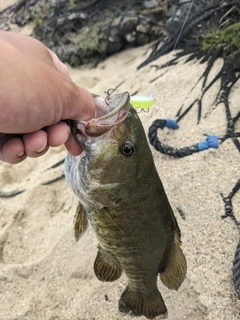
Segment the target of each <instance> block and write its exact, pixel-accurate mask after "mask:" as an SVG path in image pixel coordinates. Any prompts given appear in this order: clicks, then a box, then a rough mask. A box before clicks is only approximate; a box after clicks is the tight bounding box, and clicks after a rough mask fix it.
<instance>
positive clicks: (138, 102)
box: [130, 93, 156, 109]
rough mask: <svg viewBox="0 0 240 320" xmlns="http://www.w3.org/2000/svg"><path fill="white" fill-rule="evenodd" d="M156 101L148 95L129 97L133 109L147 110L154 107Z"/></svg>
mask: <svg viewBox="0 0 240 320" xmlns="http://www.w3.org/2000/svg"><path fill="white" fill-rule="evenodd" d="M155 101H156V99H155V98H154V96H153V95H152V94H151V93H150V94H149V95H148V96H131V97H130V103H131V105H132V106H133V107H134V108H141V109H148V108H150V107H151V106H152V105H154V103H155Z"/></svg>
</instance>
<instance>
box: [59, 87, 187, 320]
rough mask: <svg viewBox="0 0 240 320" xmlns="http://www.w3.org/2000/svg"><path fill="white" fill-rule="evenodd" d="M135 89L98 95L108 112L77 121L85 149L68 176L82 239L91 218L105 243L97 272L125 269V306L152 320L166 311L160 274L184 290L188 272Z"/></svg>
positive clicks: (108, 277) (70, 161)
mask: <svg viewBox="0 0 240 320" xmlns="http://www.w3.org/2000/svg"><path fill="white" fill-rule="evenodd" d="M129 99H130V96H129V93H128V92H125V93H120V94H109V93H108V95H107V97H106V98H105V99H104V98H99V99H98V98H96V101H97V105H98V107H99V115H100V117H98V118H94V119H91V120H89V121H74V122H72V125H71V127H72V132H73V134H74V135H75V137H76V139H77V140H78V141H79V143H80V144H81V146H82V148H83V150H84V151H83V153H82V154H81V155H80V156H77V157H74V156H72V155H70V154H68V155H67V157H66V160H65V176H66V179H67V182H68V184H69V186H70V188H71V189H72V190H73V191H74V192H75V194H76V195H77V196H78V197H79V204H78V206H77V210H76V214H75V225H74V231H75V238H76V240H79V238H80V237H81V235H82V234H83V233H84V231H85V230H86V228H87V225H88V221H90V223H91V225H92V227H93V229H94V231H95V233H96V236H97V239H98V242H99V245H98V249H99V250H98V254H97V257H96V260H95V263H94V271H95V274H96V276H97V278H98V279H99V280H101V281H115V280H117V279H118V278H120V276H121V273H122V271H123V272H124V273H125V274H126V275H127V278H128V285H127V287H126V289H125V291H124V292H123V293H122V296H121V298H120V300H119V310H120V311H121V312H123V313H128V314H130V315H133V316H141V315H144V316H145V317H146V318H148V319H154V318H156V317H157V316H160V315H161V316H162V317H166V316H167V308H166V306H165V303H164V301H163V298H162V296H161V293H160V292H159V290H158V287H157V277H158V274H160V278H161V280H162V282H163V284H164V285H165V286H167V287H168V288H169V289H175V290H178V288H179V287H180V286H181V284H182V282H183V280H184V278H185V276H186V271H187V263H186V259H185V256H184V254H183V252H182V249H181V232H180V229H179V227H178V224H177V221H176V218H175V216H174V213H173V211H172V208H171V206H170V204H169V201H168V198H167V196H166V194H165V191H164V188H163V185H162V183H161V180H160V178H159V175H158V173H157V170H156V168H155V164H154V161H153V156H152V153H151V150H150V147H149V144H148V141H147V138H146V135H145V132H144V129H143V126H142V123H141V121H140V119H139V117H138V114H137V112H136V111H135V109H134V108H133V107H132V106H131V104H130V103H129Z"/></svg>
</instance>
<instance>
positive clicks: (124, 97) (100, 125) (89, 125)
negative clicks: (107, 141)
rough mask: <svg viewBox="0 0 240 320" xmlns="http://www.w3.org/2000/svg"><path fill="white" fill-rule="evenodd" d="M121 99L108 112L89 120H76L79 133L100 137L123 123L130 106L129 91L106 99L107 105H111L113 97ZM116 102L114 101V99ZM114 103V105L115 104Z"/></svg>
mask: <svg viewBox="0 0 240 320" xmlns="http://www.w3.org/2000/svg"><path fill="white" fill-rule="evenodd" d="M118 97H119V101H117V102H116V101H115V103H114V104H116V107H115V108H114V109H113V110H112V111H110V112H108V113H107V114H105V115H103V116H101V117H99V118H93V119H90V120H88V121H84V120H79V121H75V123H76V128H77V131H78V133H80V134H83V135H85V136H88V137H98V136H101V135H102V134H104V133H105V132H106V131H108V130H109V129H110V128H112V127H113V126H116V125H117V124H119V123H121V122H122V121H123V120H124V119H125V118H126V116H127V113H128V111H129V108H130V104H129V102H130V95H129V93H128V92H124V93H120V94H115V95H109V96H107V97H106V99H105V103H106V104H107V105H111V98H113V99H114V98H115V99H117V100H118ZM113 102H114V101H113ZM114 104H113V105H114Z"/></svg>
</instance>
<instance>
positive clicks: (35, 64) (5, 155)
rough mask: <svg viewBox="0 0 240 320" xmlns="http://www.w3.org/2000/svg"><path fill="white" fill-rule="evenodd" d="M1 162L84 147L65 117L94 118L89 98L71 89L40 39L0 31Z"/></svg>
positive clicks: (65, 74)
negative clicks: (59, 149) (75, 136)
mask: <svg viewBox="0 0 240 320" xmlns="http://www.w3.org/2000/svg"><path fill="white" fill-rule="evenodd" d="M0 48H1V50H0V70H1V77H0V160H2V161H6V162H8V163H12V164H14V163H19V162H21V161H23V160H24V159H25V158H26V157H27V156H29V157H38V156H41V155H43V154H44V153H46V152H47V150H48V148H49V146H51V147H56V146H60V145H62V144H65V146H66V148H67V150H68V151H69V152H70V153H71V154H73V155H78V154H80V153H81V151H82V149H81V146H80V145H79V143H78V142H77V141H76V140H75V138H74V137H73V135H72V134H71V131H70V128H69V126H68V125H67V124H66V123H65V122H63V120H66V119H72V120H88V119H91V118H93V117H94V115H95V103H94V100H93V98H92V96H91V94H90V93H89V92H88V91H87V90H85V89H84V88H81V87H78V86H77V85H75V84H74V83H73V82H72V80H71V78H70V75H69V73H68V70H67V67H66V66H65V65H64V64H63V63H62V62H60V60H59V59H58V58H57V56H56V55H55V54H54V53H53V52H52V51H50V50H49V49H47V47H45V46H44V45H43V44H42V43H41V42H39V41H38V40H36V39H34V38H31V37H28V36H24V35H21V34H17V33H12V32H6V31H0Z"/></svg>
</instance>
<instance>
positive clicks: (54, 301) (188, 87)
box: [0, 0, 240, 320]
mask: <svg viewBox="0 0 240 320" xmlns="http://www.w3.org/2000/svg"><path fill="white" fill-rule="evenodd" d="M5 3H7V4H8V1H6V0H5ZM0 9H1V7H0ZM150 50H151V45H147V46H144V47H140V48H133V49H127V50H125V51H123V52H120V53H117V54H114V55H113V56H111V57H109V58H108V59H106V60H105V61H103V62H101V63H99V64H98V66H97V67H96V68H91V67H89V66H82V67H79V68H76V69H73V68H70V67H69V70H70V73H71V76H72V79H73V81H74V82H75V83H77V84H78V85H81V86H84V87H86V88H87V89H89V90H90V91H91V92H93V93H96V94H100V95H104V91H106V90H108V89H109V88H114V87H117V86H119V84H121V85H120V86H119V87H118V92H123V91H128V92H129V93H130V94H133V93H135V92H138V94H141V95H148V94H149V93H150V92H152V93H154V94H155V97H156V103H155V105H154V106H153V107H152V108H151V109H150V110H149V112H148V113H144V112H141V113H140V118H141V120H142V122H143V125H144V128H145V130H146V133H147V132H148V128H149V126H150V125H151V124H152V122H153V121H154V120H155V119H166V118H170V119H176V115H177V112H178V111H179V109H180V108H181V107H182V108H183V109H186V108H187V107H188V106H189V105H190V103H191V102H192V101H194V99H196V98H198V97H200V95H201V84H202V82H201V81H200V82H198V79H199V78H200V77H201V75H202V73H203V72H204V70H205V67H206V65H205V64H199V62H198V61H192V62H188V63H184V59H183V60H182V61H180V62H179V63H178V64H177V65H175V66H171V67H170V66H169V67H167V68H165V69H159V70H156V68H155V67H153V66H154V65H159V66H160V65H162V64H164V63H166V62H167V61H168V60H169V59H170V57H171V56H173V54H174V53H170V54H168V55H166V56H164V57H161V58H159V59H158V60H156V61H154V62H153V63H151V64H149V65H148V66H146V67H144V68H142V69H140V70H137V66H138V65H139V64H140V63H141V62H142V61H143V60H144V59H146V58H147V57H148V55H149V53H150ZM221 65H222V61H221V60H220V59H219V60H217V61H216V63H215V65H214V68H213V69H212V71H211V74H210V77H209V79H208V82H209V81H211V79H213V77H214V76H215V75H216V74H217V72H218V71H219V70H220V68H221ZM156 78H157V79H156ZM154 79H156V80H155V81H153V80H154ZM239 87H240V83H239V82H238V83H237V84H236V86H235V87H234V89H233V90H232V93H231V95H230V108H231V113H232V116H234V115H236V114H237V113H238V112H239V97H240V93H239V92H240V91H239ZM218 90H219V83H217V84H216V85H214V86H213V87H212V88H211V89H210V90H209V91H208V92H207V93H206V95H205V97H204V100H203V110H202V118H201V121H200V123H199V124H197V112H198V110H197V107H196V106H195V107H193V108H192V110H191V111H190V112H189V113H188V114H187V115H186V116H185V117H184V118H183V119H182V120H181V121H180V122H179V125H180V128H179V129H178V130H175V131H171V130H168V129H164V130H163V131H161V130H159V133H158V136H159V139H160V140H161V141H162V142H164V143H166V144H167V145H170V146H173V147H177V148H181V147H185V146H190V145H192V144H194V143H198V142H200V141H204V140H205V139H206V136H205V135H206V134H209V135H216V136H218V137H222V136H224V134H225V131H226V127H227V119H226V113H225V110H224V106H223V104H218V105H216V103H215V97H216V94H217V92H218ZM236 126H237V128H236V129H237V131H239V130H240V122H239V121H238V123H237V125H236ZM151 150H152V153H153V156H154V160H155V163H156V166H157V169H158V172H159V175H160V177H161V180H162V182H163V185H164V187H165V190H166V193H167V195H168V197H169V200H170V203H171V205H172V208H173V210H174V213H175V216H176V218H177V221H178V223H179V226H180V228H181V231H182V243H183V244H182V247H183V251H184V253H185V255H186V258H187V262H188V272H187V277H186V279H185V281H184V283H183V285H182V286H181V288H180V289H179V290H178V291H177V292H175V291H170V290H168V289H166V288H165V287H164V286H163V284H162V283H161V281H160V280H159V283H158V287H159V290H160V292H161V293H162V296H163V298H164V301H165V303H166V306H167V308H168V319H169V320H184V319H188V320H230V319H231V320H237V319H240V302H239V300H238V298H237V294H236V293H235V289H234V284H233V280H232V264H233V258H234V253H235V249H236V246H237V243H238V241H239V230H238V228H237V226H236V225H235V223H234V221H233V220H232V219H230V218H229V217H228V218H226V219H222V218H221V216H222V215H224V214H225V211H224V202H223V200H222V196H221V193H222V194H223V195H224V196H227V195H228V194H229V193H230V192H231V190H232V188H233V187H234V185H235V184H236V183H237V181H238V180H239V160H240V155H239V151H238V150H237V148H236V147H235V146H234V144H233V142H232V141H231V139H227V140H226V141H224V143H222V144H220V146H219V148H218V149H208V150H206V151H203V152H199V153H195V154H193V155H191V156H187V157H184V158H179V159H176V158H172V157H169V156H166V155H163V154H161V153H159V152H157V151H156V150H155V149H154V148H153V147H151ZM65 155H66V150H65V148H64V147H59V148H52V149H51V150H50V151H49V152H48V153H47V154H46V155H44V156H42V157H40V158H37V159H27V160H25V161H24V162H23V163H21V164H18V165H10V164H6V163H2V162H0V175H1V179H0V190H1V191H5V192H8V191H9V192H10V191H12V190H16V189H19V190H23V189H24V190H25V192H23V193H21V194H19V195H17V196H15V197H12V198H6V199H3V198H0V302H1V303H0V320H6V319H11V320H13V319H19V320H20V319H24V320H27V319H29V320H35V319H45V320H50V319H51V320H53V319H59V320H60V319H61V320H65V319H73V320H77V319H78V320H104V319H106V320H121V319H125V320H127V319H130V318H131V317H129V316H123V315H122V314H120V312H119V311H118V299H119V297H120V295H121V293H122V291H123V290H124V288H125V286H126V283H127V279H126V277H125V276H124V275H123V276H122V277H121V278H120V279H119V280H117V281H116V282H113V283H103V282H100V281H98V280H97V278H96V277H95V275H94V271H93V263H94V259H95V257H96V253H97V240H96V238H95V235H94V233H93V231H92V229H91V228H89V229H88V231H87V232H86V234H85V235H84V236H83V237H82V238H81V240H80V241H79V242H77V243H76V242H75V239H74V235H73V217H74V212H75V208H76V205H77V201H78V200H77V198H76V196H75V195H74V194H73V192H72V191H71V190H70V189H69V187H68V186H67V183H66V181H65V179H61V180H59V181H57V182H55V183H53V184H50V185H43V183H44V182H46V181H48V180H49V179H53V178H55V177H58V176H59V175H61V174H62V173H63V165H60V166H59V167H57V168H55V169H51V170H47V169H48V168H49V167H50V166H52V165H53V164H55V163H56V162H58V161H60V160H62V159H63V158H64V157H65ZM232 202H233V208H234V212H235V215H236V218H237V219H240V192H239V193H237V194H236V195H235V196H234V198H233V200H232ZM179 208H180V209H181V210H182V212H184V215H185V219H183V218H182V217H181V215H180V214H179ZM131 319H132V318H131ZM138 319H145V318H144V317H140V318H138Z"/></svg>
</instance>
